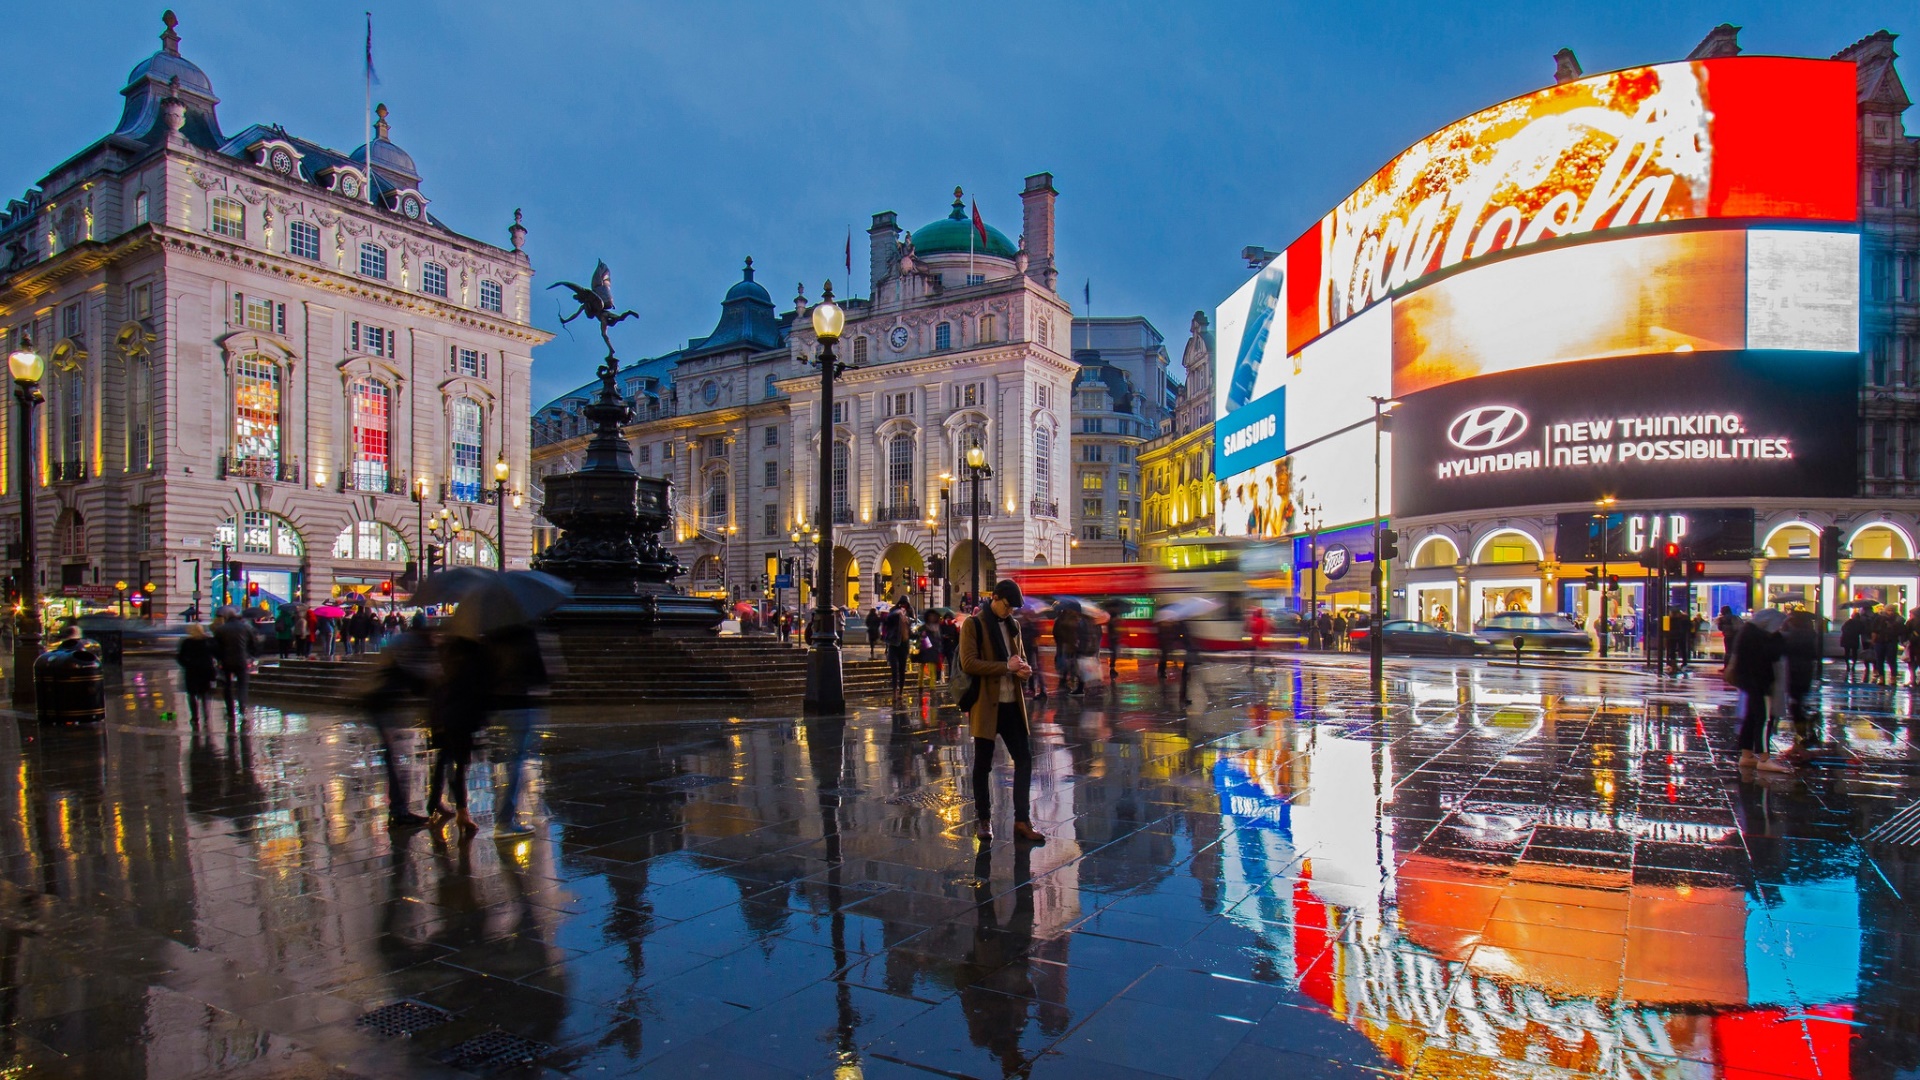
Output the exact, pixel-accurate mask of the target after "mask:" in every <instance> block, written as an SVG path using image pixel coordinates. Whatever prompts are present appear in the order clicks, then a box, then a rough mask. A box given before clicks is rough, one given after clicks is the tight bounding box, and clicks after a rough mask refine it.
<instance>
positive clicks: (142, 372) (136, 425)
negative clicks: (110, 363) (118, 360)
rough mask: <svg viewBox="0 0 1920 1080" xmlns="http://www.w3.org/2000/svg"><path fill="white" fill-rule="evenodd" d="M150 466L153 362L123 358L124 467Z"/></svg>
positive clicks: (146, 359)
mask: <svg viewBox="0 0 1920 1080" xmlns="http://www.w3.org/2000/svg"><path fill="white" fill-rule="evenodd" d="M152 467H153V362H152V361H151V360H149V359H148V358H147V357H145V356H135V357H132V358H131V359H129V360H128V361H127V471H128V472H139V471H141V470H143V469H149V468H152Z"/></svg>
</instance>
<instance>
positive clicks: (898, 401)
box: [887, 393, 913, 416]
mask: <svg viewBox="0 0 1920 1080" xmlns="http://www.w3.org/2000/svg"><path fill="white" fill-rule="evenodd" d="M912 413H913V395H912V394H911V393H907V394H888V395H887V415H888V416H909V415H912Z"/></svg>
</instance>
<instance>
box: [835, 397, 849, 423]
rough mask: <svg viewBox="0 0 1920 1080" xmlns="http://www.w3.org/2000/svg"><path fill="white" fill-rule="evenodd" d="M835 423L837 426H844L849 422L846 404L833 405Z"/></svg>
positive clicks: (841, 402)
mask: <svg viewBox="0 0 1920 1080" xmlns="http://www.w3.org/2000/svg"><path fill="white" fill-rule="evenodd" d="M833 422H834V423H836V424H844V423H846V422H847V403H846V402H844V401H836V402H834V403H833Z"/></svg>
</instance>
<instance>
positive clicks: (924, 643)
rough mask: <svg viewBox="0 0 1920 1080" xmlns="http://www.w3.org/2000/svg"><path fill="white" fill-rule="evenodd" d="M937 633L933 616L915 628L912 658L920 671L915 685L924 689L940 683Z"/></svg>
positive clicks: (915, 666) (916, 668)
mask: <svg viewBox="0 0 1920 1080" xmlns="http://www.w3.org/2000/svg"><path fill="white" fill-rule="evenodd" d="M937 634H938V631H936V630H935V629H934V622H933V618H932V616H928V617H927V618H925V619H923V620H922V621H921V622H920V624H919V625H917V626H915V627H914V629H913V653H912V656H911V659H912V660H913V664H914V668H915V670H916V671H917V672H918V675H917V678H916V681H915V686H916V687H918V688H919V689H922V690H924V689H926V688H927V687H928V686H934V687H938V686H939V685H940V641H939V638H938V637H937V636H936V635H937Z"/></svg>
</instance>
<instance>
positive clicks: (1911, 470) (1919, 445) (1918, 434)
mask: <svg viewBox="0 0 1920 1080" xmlns="http://www.w3.org/2000/svg"><path fill="white" fill-rule="evenodd" d="M1905 444H1906V455H1907V460H1906V472H1905V473H1904V474H1903V475H1905V476H1906V478H1907V479H1908V480H1920V426H1916V425H1914V424H1908V425H1907V437H1906V440H1905Z"/></svg>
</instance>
